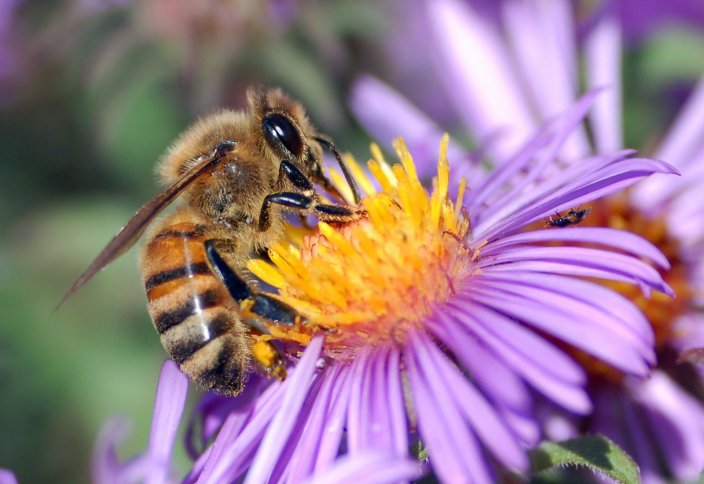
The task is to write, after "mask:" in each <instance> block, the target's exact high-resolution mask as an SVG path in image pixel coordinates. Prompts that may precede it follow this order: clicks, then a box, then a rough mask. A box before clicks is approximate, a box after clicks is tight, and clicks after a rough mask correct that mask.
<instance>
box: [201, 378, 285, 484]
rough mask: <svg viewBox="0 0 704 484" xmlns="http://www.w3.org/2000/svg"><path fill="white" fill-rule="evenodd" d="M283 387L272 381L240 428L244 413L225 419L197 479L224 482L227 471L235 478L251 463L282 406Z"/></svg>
mask: <svg viewBox="0 0 704 484" xmlns="http://www.w3.org/2000/svg"><path fill="white" fill-rule="evenodd" d="M295 371H296V370H294V372H295ZM284 391H285V388H284V385H282V384H281V383H279V382H273V383H271V385H270V386H269V388H267V389H266V390H265V391H264V393H263V394H262V396H261V397H260V398H259V399H258V400H257V402H256V404H255V407H254V409H253V411H252V418H251V420H249V421H248V422H247V425H246V426H245V427H244V429H242V428H241V416H240V415H238V414H233V415H232V416H230V417H228V419H227V420H225V423H224V424H223V426H222V429H220V432H219V433H218V436H217V438H216V439H215V442H213V444H212V445H211V446H210V452H209V456H208V459H207V460H206V462H205V465H204V466H203V471H202V472H201V474H200V475H199V476H198V482H205V483H207V482H222V480H223V479H224V476H225V475H228V476H234V477H233V478H232V479H234V478H236V477H238V476H239V475H240V474H241V473H242V472H244V471H245V470H246V469H247V467H249V464H250V463H251V461H252V459H253V457H254V455H253V454H254V452H255V451H256V448H257V446H258V445H259V442H260V441H261V439H262V437H263V435H264V432H265V431H266V429H267V428H268V426H269V423H270V422H271V420H272V419H273V418H274V415H275V414H276V412H277V411H278V409H279V407H280V406H281V400H282V395H283V393H284Z"/></svg>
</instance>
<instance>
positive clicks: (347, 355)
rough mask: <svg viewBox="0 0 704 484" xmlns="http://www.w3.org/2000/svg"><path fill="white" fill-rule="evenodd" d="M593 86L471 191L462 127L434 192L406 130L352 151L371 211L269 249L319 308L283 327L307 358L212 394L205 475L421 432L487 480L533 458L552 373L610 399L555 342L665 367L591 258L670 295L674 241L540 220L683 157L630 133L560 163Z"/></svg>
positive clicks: (281, 278) (448, 460)
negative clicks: (637, 147) (651, 149)
mask: <svg viewBox="0 0 704 484" xmlns="http://www.w3.org/2000/svg"><path fill="white" fill-rule="evenodd" d="M593 98H594V95H590V96H587V97H586V98H584V99H583V100H582V101H581V102H580V103H578V104H577V105H576V106H575V107H574V108H573V109H571V110H570V111H568V112H567V113H565V114H564V115H563V116H561V117H559V118H558V119H555V120H554V121H553V122H551V123H548V124H547V125H546V126H545V127H544V128H543V129H542V131H541V132H540V133H539V134H538V135H537V136H536V137H534V138H533V139H532V140H530V142H529V143H528V144H526V145H525V146H524V147H523V148H522V149H521V150H519V151H517V152H516V153H515V154H514V156H513V157H512V159H511V160H508V161H507V162H506V163H504V164H503V167H502V169H501V170H498V171H496V172H495V173H494V174H493V175H492V176H490V177H488V178H486V179H485V180H484V181H483V182H482V183H479V184H476V185H472V186H470V188H471V189H470V190H469V191H468V192H467V193H465V190H464V189H463V187H462V186H461V185H462V182H459V183H460V187H459V189H458V190H457V194H456V196H455V197H450V194H449V186H450V171H449V161H448V159H447V156H446V154H447V151H448V143H447V139H446V138H445V139H444V140H443V143H442V145H441V152H440V161H439V165H438V172H437V176H436V178H435V179H434V182H433V189H432V191H431V192H430V193H428V192H427V191H426V189H425V188H424V187H423V185H422V184H421V183H420V181H419V178H418V176H417V173H416V168H415V165H414V162H413V159H412V157H411V155H410V153H409V151H408V150H407V148H406V147H405V145H404V144H403V143H402V142H397V143H396V149H397V153H398V156H399V158H400V161H401V163H400V164H397V165H395V166H393V167H389V166H388V165H386V163H385V162H384V160H383V159H382V157H381V153H380V151H379V150H378V149H374V150H373V153H374V154H375V159H374V160H373V161H371V162H370V163H369V165H368V168H369V171H370V173H372V174H373V176H372V177H367V176H366V175H364V174H363V170H362V169H361V168H360V167H359V166H357V165H356V164H355V163H354V162H353V161H352V160H348V161H349V163H350V165H351V166H352V170H353V172H354V173H356V179H357V181H358V183H359V184H360V186H361V187H362V189H363V191H364V192H365V193H366V197H365V198H364V200H363V204H364V207H365V209H366V210H367V212H368V217H367V218H366V219H365V220H363V221H361V222H359V223H355V224H346V225H344V226H332V225H326V224H322V223H321V224H319V226H318V230H317V232H315V233H313V234H309V235H308V236H306V237H300V236H296V235H295V234H292V236H291V240H290V242H289V243H287V244H280V245H278V246H276V247H274V248H273V249H272V251H271V253H270V256H271V260H272V262H273V265H268V264H265V263H262V262H252V263H251V264H250V270H251V271H252V272H253V273H254V274H255V275H257V276H258V277H259V278H260V279H262V280H263V281H265V282H266V283H268V284H269V285H271V286H273V287H275V288H277V294H278V295H277V297H279V298H281V299H282V300H284V301H285V302H287V303H289V304H291V305H293V306H294V307H296V308H298V309H299V310H300V311H301V312H302V313H303V315H304V316H305V323H300V324H296V325H294V326H291V327H285V328H282V327H279V326H271V327H269V330H270V332H271V334H270V335H268V336H266V338H272V339H274V340H277V341H279V342H281V343H282V344H283V345H284V346H283V348H284V351H285V352H286V354H287V355H288V356H289V357H290V358H291V359H292V360H294V361H295V360H298V361H297V362H296V363H295V365H294V366H293V368H292V369H291V373H290V375H289V377H288V378H287V379H286V380H285V381H284V382H283V383H279V382H271V381H265V380H264V381H261V380H257V381H255V382H254V384H253V385H251V386H248V387H247V388H246V389H245V391H244V393H243V394H242V395H241V396H238V397H237V398H236V399H234V400H233V399H224V398H214V397H212V396H206V399H205V400H204V401H203V402H202V403H201V405H200V406H199V412H200V413H199V415H198V416H197V419H196V420H199V421H201V423H202V425H201V435H197V434H198V432H191V434H193V435H194V437H195V440H196V441H197V442H198V443H199V444H205V445H206V447H205V449H203V450H202V452H201V453H200V455H199V456H198V457H197V460H196V462H195V464H194V467H193V469H192V470H191V472H190V473H189V475H188V476H187V478H186V481H187V482H196V481H197V482H223V481H233V480H237V479H240V478H243V479H244V481H245V482H263V481H267V480H268V481H271V482H281V481H288V482H299V481H300V480H302V479H305V478H309V477H311V476H316V475H318V474H319V473H321V472H326V470H328V469H330V468H331V466H332V465H333V462H334V461H335V459H336V458H337V457H338V456H339V455H340V454H346V455H348V456H350V457H351V458H353V457H359V456H363V455H366V454H368V453H370V452H372V453H374V452H376V453H384V454H386V455H393V456H396V457H397V458H403V457H405V456H406V455H407V454H408V452H409V449H410V448H411V447H412V446H414V445H418V444H420V445H422V446H423V448H425V449H426V450H427V454H428V460H429V463H430V465H431V466H432V468H433V471H434V472H435V473H436V474H437V475H438V476H439V477H440V478H441V479H442V480H443V481H447V482H456V481H466V480H471V481H475V482H487V481H490V480H491V479H493V478H494V477H496V476H497V474H496V473H497V472H499V471H498V470H497V469H499V468H506V469H510V470H514V471H521V470H525V469H526V468H527V465H528V462H527V457H526V455H525V446H526V445H532V444H535V443H536V441H537V438H538V436H539V432H538V426H537V422H536V420H535V419H534V417H533V415H532V408H531V393H532V392H533V391H534V392H537V393H539V394H541V395H543V396H544V398H546V399H548V400H549V401H551V402H554V403H555V404H556V405H559V406H562V407H564V408H566V409H568V410H570V411H572V412H577V413H582V414H583V413H587V412H589V411H590V410H591V404H590V401H589V398H588V396H587V394H586V391H585V389H584V388H583V386H584V382H585V375H584V373H583V370H582V369H581V368H580V367H579V365H577V364H576V363H575V361H574V360H573V359H572V358H571V357H570V356H569V355H568V354H567V353H566V352H565V351H564V350H563V349H562V347H561V346H559V345H556V344H555V341H562V342H563V344H565V345H569V346H574V347H577V348H579V349H580V350H581V351H584V352H585V353H587V354H590V355H592V356H593V357H594V358H596V359H598V360H601V361H605V362H607V363H608V364H609V365H612V366H614V367H616V368H618V369H619V370H620V371H623V372H625V373H627V374H633V375H638V376H644V375H646V374H647V373H648V371H649V366H650V365H651V364H652V363H653V362H654V359H653V356H654V355H653V351H652V347H651V345H652V340H653V335H652V331H651V329H650V327H649V326H648V324H647V322H646V320H645V319H644V318H643V317H642V316H641V315H640V313H639V312H638V311H637V310H636V308H635V306H633V305H632V303H630V302H629V301H627V300H626V299H625V298H623V297H621V296H619V295H618V294H616V293H614V292H612V291H610V290H608V289H605V288H603V287H602V286H600V285H598V284H595V283H593V282H589V281H585V280H583V279H581V278H578V277H574V276H591V277H599V278H604V279H609V280H614V281H620V282H628V283H632V284H636V285H638V286H639V287H641V288H643V290H645V291H646V292H649V291H650V290H651V289H655V290H657V291H662V292H664V293H667V294H671V290H670V289H669V287H668V286H667V284H665V283H664V282H663V280H662V278H661V277H660V275H659V274H658V272H657V271H656V270H655V269H653V268H652V267H651V266H650V265H649V264H648V263H646V262H644V260H648V261H652V262H653V263H655V264H658V265H661V266H663V267H666V266H667V261H666V260H665V258H664V256H663V255H662V254H661V253H660V252H658V251H657V250H655V249H654V247H653V246H652V245H651V244H649V243H647V242H646V241H644V240H643V239H640V238H638V237H636V236H632V235H630V234H627V233H623V232H620V231H616V230H613V229H599V228H594V229H590V230H581V231H578V232H577V231H574V230H571V229H566V230H560V231H545V230H537V231H528V232H524V229H525V227H526V226H529V225H530V224H531V223H534V222H536V221H540V220H544V219H545V218H546V217H548V216H549V215H551V214H554V213H555V211H558V210H562V209H565V208H567V207H572V206H575V205H578V204H580V203H585V202H587V201H589V200H592V199H594V198H596V197H600V196H604V195H608V194H610V193H613V192H614V191H618V190H619V189H621V188H623V187H625V186H628V185H630V184H632V183H634V182H636V181H638V180H640V179H642V178H643V177H645V176H647V175H649V174H651V173H655V172H662V173H672V170H671V168H670V167H669V166H668V165H666V164H663V163H661V162H658V161H654V160H648V159H642V158H632V157H631V155H632V152H630V151H622V152H617V153H614V154H611V155H603V156H596V157H592V158H588V159H584V160H581V162H580V163H579V164H575V165H574V166H572V167H567V168H565V169H564V170H561V171H559V172H557V171H556V170H557V168H558V167H559V166H560V162H559V160H557V158H556V157H555V153H556V152H558V151H559V150H560V149H561V147H562V145H563V143H564V141H565V140H566V139H567V138H568V137H569V136H570V134H571V133H572V132H573V130H574V128H575V126H577V125H578V124H579V122H580V120H581V119H582V117H583V116H584V114H585V112H586V110H587V109H588V106H589V105H590V104H591V102H592V101H593ZM334 179H338V180H341V177H340V176H339V175H336V176H334ZM339 188H340V190H341V191H344V186H343V185H340V187H339ZM555 242H561V243H563V244H564V246H561V247H554V246H552V244H554V243H555ZM578 243H581V244H590V245H592V246H591V247H589V248H587V247H577V246H573V244H578ZM613 249H616V250H613ZM605 301H606V302H608V305H605V304H604V302H605ZM215 429H218V430H217V435H216V436H215V437H214V440H212V443H209V441H210V439H211V438H212V436H214V435H215V434H216V431H215ZM208 443H209V445H208ZM195 450H196V451H198V450H199V449H198V448H196V449H195ZM495 464H498V467H496V466H495Z"/></svg>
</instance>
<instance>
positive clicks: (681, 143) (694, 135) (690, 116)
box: [656, 77, 704, 167]
mask: <svg viewBox="0 0 704 484" xmlns="http://www.w3.org/2000/svg"><path fill="white" fill-rule="evenodd" d="M702 147H704V77H702V78H701V80H700V81H699V84H697V87H696V88H695V89H694V91H693V92H692V94H691V95H690V97H689V99H687V103H686V104H685V107H684V108H683V109H682V111H681V112H680V114H679V115H678V116H677V119H676V120H675V122H674V123H673V125H672V127H671V128H670V131H669V133H668V134H667V136H666V137H665V140H664V141H663V143H662V145H661V146H660V149H658V151H657V153H656V157H657V158H660V159H662V160H667V161H670V162H672V163H673V164H674V165H675V166H677V167H685V166H687V164H688V163H689V162H690V160H692V159H693V158H694V155H695V154H696V153H697V152H699V151H700V150H701V149H702Z"/></svg>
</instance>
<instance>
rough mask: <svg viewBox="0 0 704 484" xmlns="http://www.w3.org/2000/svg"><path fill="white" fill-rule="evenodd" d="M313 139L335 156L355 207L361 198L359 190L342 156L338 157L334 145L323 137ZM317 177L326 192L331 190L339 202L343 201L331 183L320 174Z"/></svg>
mask: <svg viewBox="0 0 704 484" xmlns="http://www.w3.org/2000/svg"><path fill="white" fill-rule="evenodd" d="M313 139H315V141H317V142H318V143H320V144H321V145H323V146H325V147H326V148H327V149H329V150H330V152H331V153H332V154H333V156H335V159H336V160H337V163H338V164H339V165H340V169H341V170H342V174H343V175H344V176H345V180H347V185H349V187H350V190H352V198H353V199H354V203H355V204H356V205H359V202H360V200H361V197H360V196H359V188H358V187H357V183H356V182H355V180H354V177H353V176H352V173H350V171H349V169H348V168H347V165H346V164H345V162H344V160H343V159H342V156H340V152H339V151H337V148H336V147H335V144H334V143H333V142H332V140H329V139H328V138H327V137H325V136H315V137H314V138H313ZM319 177H320V179H321V182H322V184H323V186H324V188H325V189H326V190H329V187H331V188H333V191H334V193H336V194H337V195H336V196H339V198H340V200H342V199H343V198H342V196H341V195H340V192H338V191H337V189H336V188H334V186H333V185H332V183H330V181H329V180H328V179H327V178H325V176H324V175H323V174H322V173H320V174H319ZM326 185H327V186H326Z"/></svg>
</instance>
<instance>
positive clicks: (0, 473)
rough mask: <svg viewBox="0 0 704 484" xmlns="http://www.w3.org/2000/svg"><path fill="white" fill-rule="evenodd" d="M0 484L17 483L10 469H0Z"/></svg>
mask: <svg viewBox="0 0 704 484" xmlns="http://www.w3.org/2000/svg"><path fill="white" fill-rule="evenodd" d="M0 484H17V478H16V477H15V475H14V474H13V473H12V472H11V471H8V470H7V469H0Z"/></svg>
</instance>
